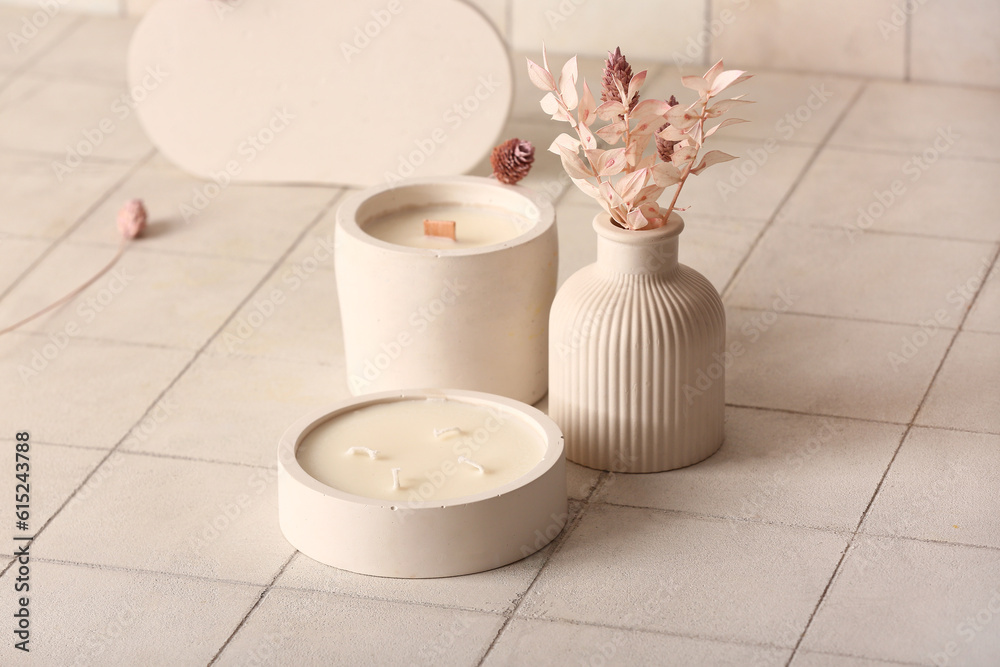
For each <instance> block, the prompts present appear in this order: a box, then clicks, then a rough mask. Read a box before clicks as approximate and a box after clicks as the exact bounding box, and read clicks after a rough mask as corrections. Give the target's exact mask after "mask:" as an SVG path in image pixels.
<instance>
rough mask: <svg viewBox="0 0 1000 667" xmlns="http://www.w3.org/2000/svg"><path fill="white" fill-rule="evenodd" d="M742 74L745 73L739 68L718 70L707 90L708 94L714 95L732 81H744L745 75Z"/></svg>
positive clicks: (731, 83) (732, 82)
mask: <svg viewBox="0 0 1000 667" xmlns="http://www.w3.org/2000/svg"><path fill="white" fill-rule="evenodd" d="M744 74H746V72H744V71H743V70H739V69H729V70H726V71H725V72H720V73H719V75H718V76H717V77H715V81H713V82H712V88H711V90H709V91H708V96H709V97H715V96H716V95H718V94H719V93H721V92H722V91H723V90H725V89H726V88H728V87H729V86H731V85H733V84H734V83H737V82H738V81H745V80H746V77H743V75H744ZM741 77H743V78H741Z"/></svg>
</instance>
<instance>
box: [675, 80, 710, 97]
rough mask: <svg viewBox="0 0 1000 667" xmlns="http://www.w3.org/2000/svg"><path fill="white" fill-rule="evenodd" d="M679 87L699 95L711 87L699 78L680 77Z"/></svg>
mask: <svg viewBox="0 0 1000 667" xmlns="http://www.w3.org/2000/svg"><path fill="white" fill-rule="evenodd" d="M681 85H682V86H684V87H685V88H690V89H691V90H694V91H696V92H697V93H698V94H699V95H700V94H701V93H704V92H707V91H708V90H709V88H710V87H711V86H710V85H709V83H708V81H706V80H705V79H703V78H702V77H700V76H682V77H681Z"/></svg>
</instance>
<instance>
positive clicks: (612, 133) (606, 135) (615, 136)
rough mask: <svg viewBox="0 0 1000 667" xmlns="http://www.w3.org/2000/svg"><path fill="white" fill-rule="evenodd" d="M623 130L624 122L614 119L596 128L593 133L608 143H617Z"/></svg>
mask: <svg viewBox="0 0 1000 667" xmlns="http://www.w3.org/2000/svg"><path fill="white" fill-rule="evenodd" d="M624 132H625V123H624V122H622V121H615V122H614V123H608V124H607V125H605V126H604V127H601V128H598V130H597V131H596V132H595V134H596V135H597V136H599V137H600V138H601V139H603V140H604V141H606V142H607V143H609V144H616V143H618V140H619V139H621V137H622V133H624Z"/></svg>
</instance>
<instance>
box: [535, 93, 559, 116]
mask: <svg viewBox="0 0 1000 667" xmlns="http://www.w3.org/2000/svg"><path fill="white" fill-rule="evenodd" d="M539 104H540V105H541V107H542V111H544V112H545V113H547V114H549V115H550V116H552V117H553V118H555V117H556V114H557V113H559V100H557V99H556V96H555V93H545V96H544V97H542V99H541V101H539Z"/></svg>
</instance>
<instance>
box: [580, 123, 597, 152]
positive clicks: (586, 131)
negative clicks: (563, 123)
mask: <svg viewBox="0 0 1000 667" xmlns="http://www.w3.org/2000/svg"><path fill="white" fill-rule="evenodd" d="M576 131H577V132H579V133H580V141H581V142H582V143H583V147H584V148H597V139H595V138H594V133H593V132H591V131H590V128H589V127H587V126H586V125H584V124H582V123H581V124H579V125H577V126H576Z"/></svg>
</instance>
